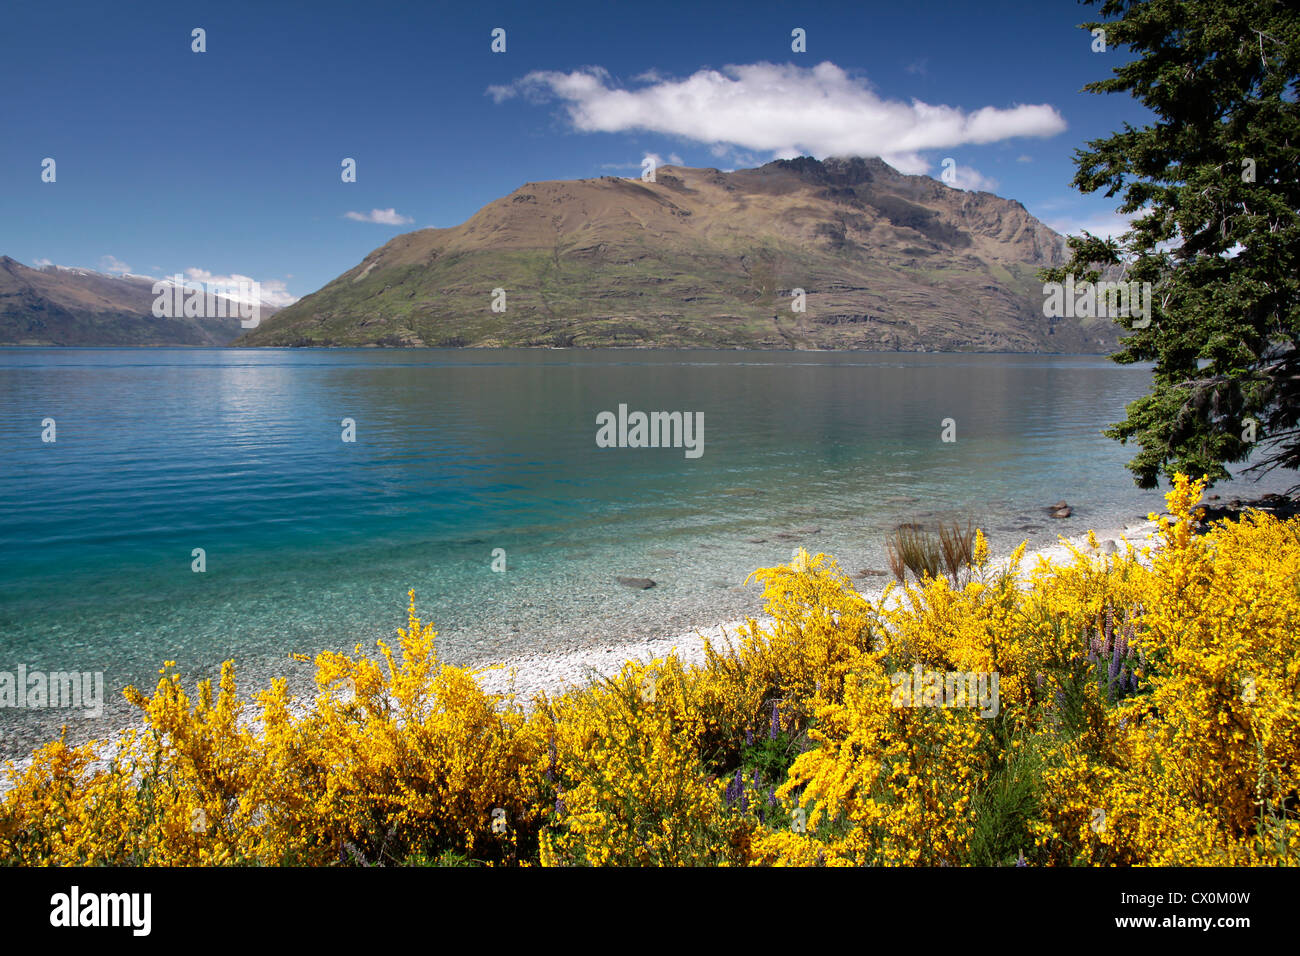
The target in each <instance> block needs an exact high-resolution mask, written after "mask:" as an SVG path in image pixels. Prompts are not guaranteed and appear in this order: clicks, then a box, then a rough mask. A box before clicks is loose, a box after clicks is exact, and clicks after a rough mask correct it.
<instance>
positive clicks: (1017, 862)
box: [1016, 850, 1029, 866]
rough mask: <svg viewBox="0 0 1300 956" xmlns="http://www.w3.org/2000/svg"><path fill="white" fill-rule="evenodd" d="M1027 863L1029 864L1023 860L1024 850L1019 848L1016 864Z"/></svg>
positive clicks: (1026, 864)
mask: <svg viewBox="0 0 1300 956" xmlns="http://www.w3.org/2000/svg"><path fill="white" fill-rule="evenodd" d="M1028 865H1029V864H1028V863H1026V862H1025V851H1024V850H1021V851H1020V856H1018V857H1017V858H1016V866H1028Z"/></svg>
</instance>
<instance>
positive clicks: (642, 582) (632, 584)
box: [614, 575, 655, 591]
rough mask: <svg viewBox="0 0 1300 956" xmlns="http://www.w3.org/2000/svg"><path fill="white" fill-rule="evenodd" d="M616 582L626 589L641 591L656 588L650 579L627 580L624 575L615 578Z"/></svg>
mask: <svg viewBox="0 0 1300 956" xmlns="http://www.w3.org/2000/svg"><path fill="white" fill-rule="evenodd" d="M614 580H615V581H617V582H618V583H619V584H621V585H623V587H625V588H637V589H638V590H641V591H644V590H645V589H646V588H652V587H654V586H655V582H654V581H651V580H650V579H649V578H625V577H623V576H622V575H619V576H618V577H616V578H614Z"/></svg>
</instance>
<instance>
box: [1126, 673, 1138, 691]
mask: <svg viewBox="0 0 1300 956" xmlns="http://www.w3.org/2000/svg"><path fill="white" fill-rule="evenodd" d="M1137 689H1138V676H1137V671H1135V670H1133V669H1132V668H1129V672H1128V692H1129V693H1130V694H1136V693H1137Z"/></svg>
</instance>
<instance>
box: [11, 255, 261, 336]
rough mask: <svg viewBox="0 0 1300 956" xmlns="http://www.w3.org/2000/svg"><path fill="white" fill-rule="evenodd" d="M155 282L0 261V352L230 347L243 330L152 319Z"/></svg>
mask: <svg viewBox="0 0 1300 956" xmlns="http://www.w3.org/2000/svg"><path fill="white" fill-rule="evenodd" d="M154 282H155V280H154V279H150V278H147V277H145V276H110V275H104V274H103V273H100V272H90V271H88V270H83V269H64V268H60V267H58V266H47V267H45V268H44V269H32V268H29V267H28V266H25V265H23V264H22V263H21V262H17V261H15V260H13V259H11V258H9V257H8V256H0V345H67V346H100V345H229V344H230V343H231V342H233V341H234V340H235V338H236V337H238V336H239V334H240V333H241V332H243V331H244V330H243V329H242V328H240V325H239V319H238V318H233V319H228V318H220V319H216V318H213V319H201V318H175V319H170V318H164V319H160V318H157V317H155V316H154V314H153V303H154V298H155V296H154V294H153V285H154ZM267 311H268V310H267V309H266V307H263V309H262V316H263V317H265V316H266V315H267Z"/></svg>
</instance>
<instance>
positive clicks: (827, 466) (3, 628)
mask: <svg viewBox="0 0 1300 956" xmlns="http://www.w3.org/2000/svg"><path fill="white" fill-rule="evenodd" d="M1149 380H1150V371H1149V369H1147V368H1141V367H1128V368H1124V367H1120V366H1117V365H1115V364H1113V363H1111V362H1109V361H1108V360H1107V359H1105V358H1101V357H1093V356H1040V355H973V354H962V355H938V354H905V353H844V352H837V353H821V352H749V351H686V352H660V351H640V350H596V351H586V350H541V351H537V350H532V351H529V350H508V351H480V350H378V349H357V350H317V349H311V350H226V349H216V350H208V349H196V350H179V349H85V350H82V349H63V350H54V349H2V350H0V449H3V457H2V459H0V461H2V463H3V467H2V469H0V671H9V672H15V670H16V668H17V667H18V666H20V665H22V666H24V667H26V668H27V670H28V671H29V672H31V671H37V670H44V671H47V672H49V671H58V670H77V671H85V672H90V671H102V672H103V673H104V682H105V685H106V688H107V689H108V690H109V692H110V693H109V695H108V696H109V700H108V703H107V704H106V706H105V710H104V713H103V715H102V716H101V717H100V718H99V719H98V720H92V719H83V718H81V717H80V716H77V715H72V716H70V715H69V713H68V712H66V711H58V710H55V709H49V708H47V709H45V710H33V709H18V708H4V709H0V752H3V753H5V754H12V753H17V752H20V751H24V750H26V749H30V746H31V745H32V744H33V743H34V742H37V741H38V740H41V739H46V738H48V737H50V736H56V735H57V733H58V726H59V724H61V723H63V722H67V723H68V724H69V725H70V734H71V735H72V736H73V737H78V738H79V737H84V736H85V735H86V734H88V733H92V732H95V733H102V732H103V731H104V730H105V729H107V728H110V727H113V726H120V725H121V724H123V723H124V722H125V720H126V717H127V716H128V715H129V708H128V707H127V705H126V704H125V703H124V702H122V701H121V699H120V693H118V691H120V688H121V687H122V686H123V685H125V684H128V683H135V684H137V685H138V686H141V687H142V688H145V687H152V684H153V682H154V681H155V680H156V674H157V670H158V668H159V666H160V665H161V663H162V661H164V660H175V661H177V662H178V664H179V665H180V667H181V669H182V671H183V672H184V673H185V674H186V675H187V677H189V676H200V677H201V676H211V675H214V674H215V673H216V672H217V669H218V668H219V665H220V662H221V661H222V660H225V659H226V658H234V659H235V660H236V661H237V663H238V665H239V668H240V670H239V673H240V675H241V688H242V689H256V688H257V687H260V686H262V685H263V684H264V683H265V681H266V680H267V679H268V678H269V677H270V676H272V675H277V674H278V675H286V676H289V677H290V678H291V681H292V686H293V687H294V689H295V690H296V691H298V692H303V691H306V690H308V689H309V687H310V684H309V676H310V668H309V667H308V666H307V665H303V664H296V663H293V662H291V661H289V660H288V655H289V654H290V653H291V652H301V653H307V654H314V653H316V652H318V651H320V650H323V649H336V650H347V649H350V648H351V647H352V646H353V645H354V644H356V643H358V642H361V643H365V644H368V645H372V646H373V642H374V640H375V639H376V638H392V637H393V636H394V631H395V628H396V627H397V626H399V625H400V624H402V623H404V621H405V609H406V603H407V596H406V592H407V590H408V589H410V588H414V589H415V592H416V599H417V602H418V606H419V609H420V612H421V616H422V617H424V619H426V620H433V621H434V622H435V623H436V624H437V626H438V629H439V632H440V638H439V647H440V649H441V653H442V655H443V657H444V659H446V660H448V661H450V662H453V663H472V662H482V661H486V660H490V659H499V658H501V657H503V656H507V655H510V654H513V653H518V652H535V651H538V650H543V649H546V648H561V647H575V646H583V645H586V644H590V643H596V642H604V641H610V640H617V639H620V638H623V637H646V636H652V635H661V634H671V633H682V632H687V631H690V630H691V629H693V628H695V627H697V626H702V625H708V624H714V623H717V622H719V621H722V620H728V619H734V618H737V617H742V616H744V615H746V614H756V613H758V612H759V611H760V610H761V607H760V605H759V601H758V589H757V586H756V585H753V584H750V585H749V586H748V587H746V586H744V584H743V582H744V580H745V578H746V577H747V575H748V574H749V573H750V572H751V571H753V570H754V569H755V568H757V567H762V566H769V565H772V564H775V563H779V562H783V561H786V560H788V559H789V558H790V555H791V552H792V550H793V549H794V548H796V547H799V546H804V547H807V548H809V550H811V551H814V552H815V551H824V552H826V553H828V554H831V555H834V556H835V557H836V558H837V559H838V560H839V561H840V563H841V565H842V567H844V569H845V570H847V571H851V572H855V571H857V570H861V569H885V568H887V567H888V565H887V563H886V561H885V559H884V556H883V536H884V533H885V532H886V531H887V530H888V529H890V528H891V527H893V526H894V525H895V524H897V523H898V522H900V521H905V520H913V519H916V520H921V521H933V520H937V519H940V518H949V517H951V518H960V519H965V518H971V519H973V520H975V521H976V522H977V523H979V524H980V525H981V526H983V527H985V528H986V529H988V531H989V536H990V539H991V544H992V546H993V549H994V551H995V553H1005V552H1007V551H1009V550H1010V549H1011V548H1012V547H1014V546H1015V545H1016V544H1018V543H1019V542H1020V541H1021V540H1023V539H1028V540H1029V541H1030V542H1031V546H1038V545H1042V544H1049V543H1052V542H1053V541H1054V540H1055V536H1056V534H1057V533H1067V534H1078V533H1081V532H1082V531H1084V530H1086V529H1087V528H1088V527H1095V528H1105V527H1117V526H1122V525H1123V524H1125V523H1131V522H1133V521H1134V520H1135V519H1137V518H1138V516H1139V515H1144V514H1145V513H1146V512H1148V511H1150V510H1162V509H1163V505H1164V502H1163V498H1162V496H1161V493H1160V492H1155V491H1152V492H1143V491H1141V490H1139V489H1137V488H1136V487H1135V486H1134V485H1133V483H1132V478H1131V476H1130V474H1129V473H1128V472H1127V471H1126V470H1125V469H1124V467H1123V464H1124V462H1125V461H1126V460H1127V459H1128V458H1130V457H1131V456H1132V454H1133V453H1134V452H1135V449H1134V448H1125V447H1123V446H1121V445H1119V444H1118V443H1115V442H1112V441H1110V440H1108V439H1106V438H1104V437H1102V435H1101V431H1102V429H1103V428H1104V427H1105V426H1106V425H1108V424H1109V423H1111V422H1114V421H1118V420H1119V419H1120V418H1122V417H1123V409H1124V406H1125V403H1127V402H1129V401H1131V400H1133V399H1135V398H1137V397H1139V396H1140V395H1142V394H1143V393H1144V392H1145V391H1146V389H1147V386H1148V384H1149ZM620 405H624V406H626V409H624V410H623V411H624V414H623V423H625V424H629V425H630V428H629V429H628V433H627V434H623V435H621V436H620V437H621V438H624V439H626V440H624V441H616V442H615V444H616V445H618V444H623V445H627V444H630V443H634V442H635V439H636V438H637V437H639V436H638V435H637V434H636V428H635V420H634V419H633V416H632V413H633V412H636V411H641V412H654V411H657V412H681V413H683V415H684V416H690V421H692V422H695V421H701V420H702V424H703V434H702V442H697V448H696V450H697V451H699V452H700V453H699V454H698V456H693V455H691V454H688V453H687V452H688V451H689V449H687V448H685V447H682V443H681V442H678V446H677V447H658V448H640V447H600V446H599V445H598V442H597V435H598V430H599V429H598V424H597V421H598V416H601V415H602V413H609V414H610V415H612V416H613V417H614V418H615V419H618V418H619V411H620V409H619V407H620ZM701 417H702V419H701ZM45 419H53V420H54V429H55V431H54V434H53V437H54V438H55V441H53V442H49V441H43V440H42V433H43V431H44V432H46V433H47V437H49V436H48V427H47V426H43V424H42V423H43V421H44V420H45ZM345 419H349V420H351V423H352V425H351V429H350V430H351V434H348V431H349V428H348V426H347V425H346V424H345V423H344V420H345ZM629 419H632V420H631V421H630V422H629ZM945 419H952V422H951V423H950V425H949V431H950V434H949V437H954V436H955V439H956V440H955V441H949V442H945V441H943V440H942V437H943V432H944V420H945ZM606 420H607V421H608V419H606ZM619 431H621V429H618V428H616V429H615V432H619ZM349 437H351V438H353V439H354V440H351V441H347V440H344V439H345V438H349ZM607 437H608V436H607ZM694 437H695V438H696V439H698V438H699V436H694ZM602 444H609V442H608V441H605V442H602ZM1275 480H1276V485H1270V484H1261V485H1258V486H1257V485H1254V484H1253V483H1250V482H1246V483H1241V485H1240V486H1239V487H1237V488H1235V489H1234V488H1233V487H1232V486H1227V487H1226V488H1224V487H1221V488H1220V489H1219V491H1220V492H1221V493H1223V494H1224V495H1225V496H1228V495H1231V494H1232V493H1234V490H1235V493H1238V494H1251V493H1259V492H1261V491H1266V490H1279V491H1280V490H1282V489H1283V488H1284V487H1285V486H1286V484H1288V482H1289V479H1288V478H1286V477H1278V478H1276V479H1275ZM1061 498H1064V499H1066V500H1067V501H1069V502H1070V504H1071V505H1072V506H1073V507H1074V509H1075V510H1074V516H1073V517H1071V518H1070V519H1067V520H1065V521H1055V520H1053V519H1051V518H1049V517H1047V515H1046V513H1045V512H1044V506H1046V505H1049V504H1051V503H1052V502H1054V501H1056V500H1058V499H1061ZM196 549H202V550H201V553H202V560H203V562H204V570H202V571H201V572H200V571H196V570H195V569H194V568H195V566H196V564H197V561H198V559H197V558H196V556H195V555H196ZM494 565H495V566H496V569H495V570H494ZM503 566H504V570H501V568H502V567H503ZM616 576H630V577H646V578H650V579H653V580H654V581H655V582H656V586H655V587H653V588H650V589H648V590H636V589H631V588H628V587H625V586H622V585H620V584H619V583H618V582H617V581H616V580H615V578H616ZM869 580H870V581H871V582H872V583H874V582H876V581H877V580H878V579H869Z"/></svg>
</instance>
